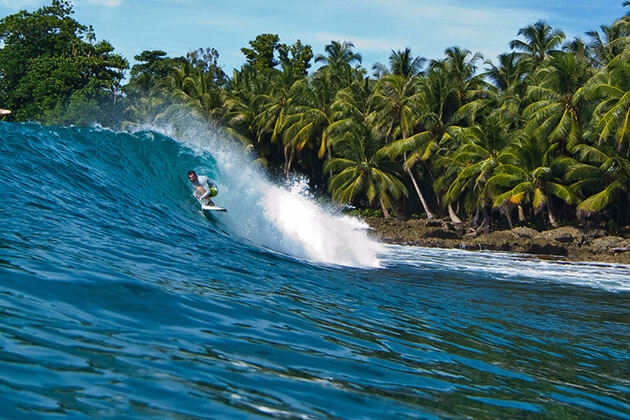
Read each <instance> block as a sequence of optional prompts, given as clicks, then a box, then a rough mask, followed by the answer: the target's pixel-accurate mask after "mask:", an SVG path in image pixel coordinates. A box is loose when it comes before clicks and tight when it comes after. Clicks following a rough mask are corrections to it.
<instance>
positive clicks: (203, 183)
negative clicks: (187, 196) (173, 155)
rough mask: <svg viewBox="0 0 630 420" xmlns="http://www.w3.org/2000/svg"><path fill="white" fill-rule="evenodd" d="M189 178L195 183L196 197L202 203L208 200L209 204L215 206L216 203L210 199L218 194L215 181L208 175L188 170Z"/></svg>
mask: <svg viewBox="0 0 630 420" xmlns="http://www.w3.org/2000/svg"><path fill="white" fill-rule="evenodd" d="M188 179H189V180H190V182H191V183H192V184H193V186H194V188H195V191H194V194H195V197H197V200H199V201H201V202H202V203H203V202H204V200H205V202H206V204H207V205H209V206H214V203H213V202H212V200H211V199H210V197H214V196H216V195H217V192H218V189H217V186H216V185H215V183H214V182H212V181H211V180H210V178H208V177H207V176H204V175H201V176H197V173H196V172H195V171H188Z"/></svg>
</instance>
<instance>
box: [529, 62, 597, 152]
mask: <svg viewBox="0 0 630 420" xmlns="http://www.w3.org/2000/svg"><path fill="white" fill-rule="evenodd" d="M581 64H582V63H580V62H579V61H577V60H576V59H575V57H574V56H573V55H571V54H566V53H564V54H559V55H556V56H555V57H553V58H551V59H550V61H549V65H547V66H544V67H541V68H539V69H538V71H537V72H536V74H535V75H534V79H535V81H536V82H537V83H536V84H534V85H532V86H530V87H529V88H528V90H527V96H528V99H529V100H530V101H532V103H531V104H530V105H529V106H527V107H526V108H525V110H524V111H523V118H525V120H526V121H527V124H526V126H525V127H526V129H528V130H530V131H531V132H532V133H534V134H535V135H536V136H538V137H541V138H545V139H547V140H548V141H550V142H552V143H553V142H558V143H559V144H560V150H561V151H564V150H566V148H567V147H568V148H571V147H573V146H574V145H575V144H577V143H579V142H580V141H581V140H582V124H583V121H585V120H586V118H587V116H588V109H587V108H586V104H585V97H584V92H583V89H582V86H583V84H584V82H585V81H586V80H587V78H588V72H587V71H586V69H585V68H584V67H583V66H582V65H581Z"/></svg>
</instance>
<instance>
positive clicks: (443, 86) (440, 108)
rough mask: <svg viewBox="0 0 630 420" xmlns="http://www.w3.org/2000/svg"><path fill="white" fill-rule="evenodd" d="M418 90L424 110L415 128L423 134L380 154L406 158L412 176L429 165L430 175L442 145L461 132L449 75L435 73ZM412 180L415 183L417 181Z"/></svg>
mask: <svg viewBox="0 0 630 420" xmlns="http://www.w3.org/2000/svg"><path fill="white" fill-rule="evenodd" d="M418 90H419V92H418V94H419V100H418V103H419V104H420V106H421V108H420V110H419V116H418V118H417V120H416V121H415V122H414V125H416V124H417V126H418V127H420V130H419V131H417V132H416V131H415V130H414V133H413V134H412V135H410V136H408V137H404V138H402V139H400V140H396V141H394V142H393V143H391V144H389V145H387V146H385V147H383V149H382V150H381V152H380V153H384V154H387V155H389V156H391V157H398V156H404V158H405V160H404V164H403V168H404V169H405V171H407V172H408V173H409V171H412V170H413V168H414V166H415V165H416V164H417V163H419V162H422V163H425V168H424V169H425V171H427V172H429V173H430V169H429V168H430V165H429V164H428V163H429V161H430V159H431V158H432V157H433V156H434V154H435V153H436V151H437V150H439V149H440V145H445V144H446V143H448V142H449V141H450V140H452V139H453V137H454V136H456V135H457V133H459V132H460V131H461V128H460V127H459V126H457V125H456V123H457V121H458V118H457V117H456V115H455V114H456V111H457V109H458V108H459V104H460V102H459V97H458V94H457V92H456V90H455V89H453V88H452V86H451V85H450V83H449V79H448V75H447V73H446V72H444V71H440V70H438V69H433V70H431V71H430V72H429V74H428V76H426V77H425V78H423V79H421V80H420V82H419V84H418ZM401 134H402V133H401ZM412 179H413V180H414V181H415V178H413V177H412ZM414 187H415V188H416V192H417V193H418V197H419V198H420V202H421V203H422V206H423V208H424V211H425V213H426V214H427V217H428V218H433V217H434V216H433V213H432V212H431V210H430V209H429V206H428V204H427V202H426V199H425V198H424V194H423V193H422V191H421V189H420V187H419V186H418V185H417V183H415V182H414Z"/></svg>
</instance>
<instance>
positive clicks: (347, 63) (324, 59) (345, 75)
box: [315, 41, 362, 90]
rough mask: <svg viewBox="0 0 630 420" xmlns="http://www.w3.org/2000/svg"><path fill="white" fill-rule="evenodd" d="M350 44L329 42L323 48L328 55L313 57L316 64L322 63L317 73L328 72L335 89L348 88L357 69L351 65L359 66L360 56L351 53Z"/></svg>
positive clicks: (351, 45)
mask: <svg viewBox="0 0 630 420" xmlns="http://www.w3.org/2000/svg"><path fill="white" fill-rule="evenodd" d="M352 48H354V44H353V43H352V42H346V41H344V42H339V41H331V42H330V44H328V45H326V46H325V47H324V49H325V51H326V53H327V54H328V55H322V54H318V55H317V56H316V57H315V62H316V63H324V65H323V66H322V67H321V68H320V69H319V70H318V72H328V73H329V75H330V77H331V82H332V83H333V86H334V87H335V89H337V90H338V89H341V88H344V87H347V86H349V85H350V84H351V83H352V79H353V77H354V76H355V74H356V73H357V72H358V69H355V68H353V67H352V64H355V63H356V64H359V65H360V64H361V60H362V57H361V54H358V53H355V52H353V51H352Z"/></svg>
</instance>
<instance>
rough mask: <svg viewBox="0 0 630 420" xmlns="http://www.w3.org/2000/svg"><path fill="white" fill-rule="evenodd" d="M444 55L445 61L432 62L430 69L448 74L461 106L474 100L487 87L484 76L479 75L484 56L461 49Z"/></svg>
mask: <svg viewBox="0 0 630 420" xmlns="http://www.w3.org/2000/svg"><path fill="white" fill-rule="evenodd" d="M444 54H445V55H446V58H445V59H444V60H432V61H431V63H430V65H429V68H430V69H431V70H432V71H439V72H443V73H445V74H446V76H447V79H448V81H449V84H450V85H451V87H452V88H453V89H454V90H455V92H456V93H457V98H458V100H459V105H460V106H461V105H463V104H465V103H466V102H468V101H470V100H472V99H473V98H474V97H475V95H476V94H477V93H479V89H480V88H482V87H485V86H484V84H483V80H482V77H483V76H482V75H479V74H477V63H478V62H479V61H481V60H483V56H482V55H481V54H480V53H475V54H473V53H472V52H470V51H469V50H466V49H461V48H459V47H451V48H447V49H446V50H445V51H444ZM469 57H470V58H469Z"/></svg>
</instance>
